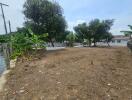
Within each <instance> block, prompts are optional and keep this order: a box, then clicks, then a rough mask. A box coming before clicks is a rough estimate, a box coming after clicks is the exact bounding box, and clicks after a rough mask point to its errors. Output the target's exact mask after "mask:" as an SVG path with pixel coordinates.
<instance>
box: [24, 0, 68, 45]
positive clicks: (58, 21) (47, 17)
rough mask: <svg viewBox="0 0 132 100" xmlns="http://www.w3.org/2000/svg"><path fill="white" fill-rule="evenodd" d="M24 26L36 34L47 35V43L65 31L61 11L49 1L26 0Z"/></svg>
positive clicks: (54, 3)
mask: <svg viewBox="0 0 132 100" xmlns="http://www.w3.org/2000/svg"><path fill="white" fill-rule="evenodd" d="M24 15H25V17H26V18H27V19H26V22H25V25H26V27H30V28H31V29H32V30H33V31H34V32H35V33H37V34H44V33H48V34H49V36H48V38H47V39H48V41H49V42H51V43H52V46H54V41H56V39H57V37H58V36H60V35H62V34H63V33H64V31H65V29H66V26H67V25H66V21H65V18H64V16H63V10H62V8H61V6H60V5H59V4H58V3H57V2H51V1H49V0H27V1H26V2H25V4H24Z"/></svg>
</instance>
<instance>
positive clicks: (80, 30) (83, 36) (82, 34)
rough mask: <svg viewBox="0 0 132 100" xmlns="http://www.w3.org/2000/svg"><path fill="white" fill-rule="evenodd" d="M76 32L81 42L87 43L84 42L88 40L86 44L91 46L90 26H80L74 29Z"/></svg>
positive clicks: (83, 24)
mask: <svg viewBox="0 0 132 100" xmlns="http://www.w3.org/2000/svg"><path fill="white" fill-rule="evenodd" d="M74 30H75V32H76V33H77V37H78V39H79V41H80V42H85V41H84V40H86V41H87V42H85V44H88V45H89V46H91V41H92V32H90V30H89V26H88V25H87V24H86V23H82V24H79V25H78V26H76V27H74Z"/></svg>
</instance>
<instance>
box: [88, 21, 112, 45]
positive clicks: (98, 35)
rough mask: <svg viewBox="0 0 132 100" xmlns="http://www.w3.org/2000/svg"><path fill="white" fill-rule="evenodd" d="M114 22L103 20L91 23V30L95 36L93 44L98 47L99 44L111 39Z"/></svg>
mask: <svg viewBox="0 0 132 100" xmlns="http://www.w3.org/2000/svg"><path fill="white" fill-rule="evenodd" d="M113 22H114V20H103V21H100V20H99V19H94V20H92V21H91V22H90V23H89V30H90V31H91V32H92V34H93V43H94V46H96V43H97V42H100V41H101V40H103V39H107V38H108V37H110V32H109V31H110V29H111V26H112V25H113Z"/></svg>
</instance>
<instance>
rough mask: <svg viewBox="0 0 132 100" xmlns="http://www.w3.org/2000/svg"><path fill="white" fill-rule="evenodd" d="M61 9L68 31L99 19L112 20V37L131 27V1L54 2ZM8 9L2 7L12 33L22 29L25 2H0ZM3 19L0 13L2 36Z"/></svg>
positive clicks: (20, 0)
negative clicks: (9, 22) (19, 28)
mask: <svg viewBox="0 0 132 100" xmlns="http://www.w3.org/2000/svg"><path fill="white" fill-rule="evenodd" d="M56 1H57V2H58V3H59V4H60V5H61V7H62V8H63V12H64V16H65V19H66V21H67V23H68V29H69V30H73V27H74V26H76V25H78V24H80V23H83V22H87V23H89V21H91V20H93V19H95V18H99V19H101V20H105V19H114V20H115V22H114V25H113V27H112V29H111V32H112V33H113V34H114V35H119V34H123V33H121V32H120V31H122V30H128V29H129V28H128V27H127V25H132V6H131V4H132V0H56ZM0 2H2V3H6V4H8V5H9V7H4V11H5V17H6V22H7V24H8V20H10V21H11V26H12V31H15V30H16V28H17V27H22V26H23V22H24V19H25V17H24V15H23V13H22V11H23V4H24V2H25V0H0ZM4 33H5V31H4V26H3V19H2V16H1V11H0V34H4Z"/></svg>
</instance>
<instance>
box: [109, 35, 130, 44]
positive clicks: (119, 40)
mask: <svg viewBox="0 0 132 100" xmlns="http://www.w3.org/2000/svg"><path fill="white" fill-rule="evenodd" d="M129 40H130V37H128V36H124V35H115V36H114V38H113V39H112V42H111V43H110V44H111V45H112V46H127V42H128V41H129Z"/></svg>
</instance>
